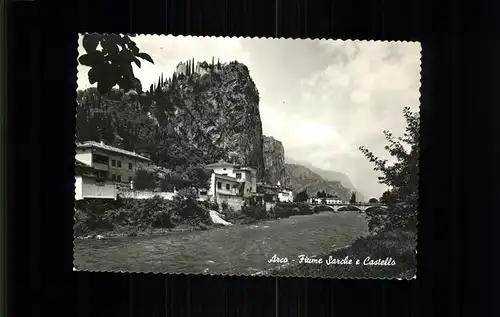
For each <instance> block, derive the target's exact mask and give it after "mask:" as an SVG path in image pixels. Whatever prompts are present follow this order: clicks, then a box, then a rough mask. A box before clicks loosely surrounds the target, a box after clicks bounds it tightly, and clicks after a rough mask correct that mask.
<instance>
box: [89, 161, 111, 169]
mask: <svg viewBox="0 0 500 317" xmlns="http://www.w3.org/2000/svg"><path fill="white" fill-rule="evenodd" d="M92 167H93V168H95V169H96V170H99V171H109V166H108V164H103V163H96V162H94V163H92Z"/></svg>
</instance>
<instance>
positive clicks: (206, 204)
mask: <svg viewBox="0 0 500 317" xmlns="http://www.w3.org/2000/svg"><path fill="white" fill-rule="evenodd" d="M201 205H202V206H204V207H205V208H207V209H210V210H215V211H219V204H218V203H216V202H215V201H211V200H210V199H208V200H204V201H202V202H201Z"/></svg>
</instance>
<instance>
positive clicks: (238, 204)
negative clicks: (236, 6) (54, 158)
mask: <svg viewBox="0 0 500 317" xmlns="http://www.w3.org/2000/svg"><path fill="white" fill-rule="evenodd" d="M78 53H79V56H78V69H77V71H78V79H77V80H78V94H77V112H76V113H77V117H76V121H77V124H76V131H75V138H76V140H75V142H76V144H75V211H74V212H75V214H74V220H75V222H74V269H75V270H79V271H111V272H157V273H185V274H217V275H256V276H259V275H266V276H297V277H324V278H367V279H368V278H394V279H411V278H415V276H416V274H417V272H416V271H417V257H416V253H417V224H418V183H419V181H418V161H419V129H420V117H419V109H420V105H419V98H420V69H421V65H420V60H421V58H420V57H421V46H420V44H419V43H418V42H383V41H355V40H352V41H341V40H313V39H312V40H298V39H259V38H229V37H219V38H217V37H192V36H160V35H136V36H128V35H123V34H96V33H93V34H81V35H80V36H79V40H78Z"/></svg>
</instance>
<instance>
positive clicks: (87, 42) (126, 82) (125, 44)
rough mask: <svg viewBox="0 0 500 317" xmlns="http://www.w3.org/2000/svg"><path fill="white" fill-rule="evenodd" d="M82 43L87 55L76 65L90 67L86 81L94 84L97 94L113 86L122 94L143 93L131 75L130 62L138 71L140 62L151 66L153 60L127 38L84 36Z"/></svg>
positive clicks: (80, 58) (132, 74) (110, 35)
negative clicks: (146, 62) (133, 91)
mask: <svg viewBox="0 0 500 317" xmlns="http://www.w3.org/2000/svg"><path fill="white" fill-rule="evenodd" d="M82 44H83V48H84V49H85V51H86V54H83V55H82V56H80V57H79V58H78V62H79V63H80V64H82V65H85V66H89V67H90V70H89V71H88V78H89V82H90V84H92V85H93V84H95V83H97V89H98V91H99V93H101V94H105V93H107V92H109V91H110V90H111V88H113V87H114V86H115V85H118V86H119V87H120V89H123V90H124V92H129V91H131V90H135V91H136V92H141V91H142V86H141V82H140V80H139V79H138V78H136V77H135V75H134V70H133V68H132V63H134V64H136V65H137V67H139V68H140V67H141V59H142V60H145V61H148V62H150V63H152V64H154V61H153V59H152V58H151V56H150V55H149V54H147V53H144V52H141V51H140V50H139V48H138V47H137V44H136V43H135V42H134V41H132V39H131V38H130V36H128V35H119V34H97V33H92V34H85V35H84V36H83V41H82ZM98 48H101V50H99V49H98Z"/></svg>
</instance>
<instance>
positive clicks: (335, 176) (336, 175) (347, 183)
mask: <svg viewBox="0 0 500 317" xmlns="http://www.w3.org/2000/svg"><path fill="white" fill-rule="evenodd" d="M285 162H286V163H287V164H292V165H302V166H303V167H306V168H307V169H309V170H310V171H311V172H313V173H314V174H316V175H318V176H320V177H321V178H322V179H324V180H327V181H334V182H335V181H336V182H340V183H341V184H342V186H343V187H346V188H347V189H349V190H351V191H355V192H356V199H357V200H358V201H365V198H364V196H363V194H362V193H360V192H359V191H358V190H357V189H356V188H355V187H354V185H353V184H352V182H351V180H350V179H349V177H348V176H347V175H345V174H343V173H340V172H336V171H328V170H324V169H321V168H319V167H316V166H314V165H312V164H311V163H309V162H305V161H297V160H294V159H292V158H288V157H287V158H285Z"/></svg>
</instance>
